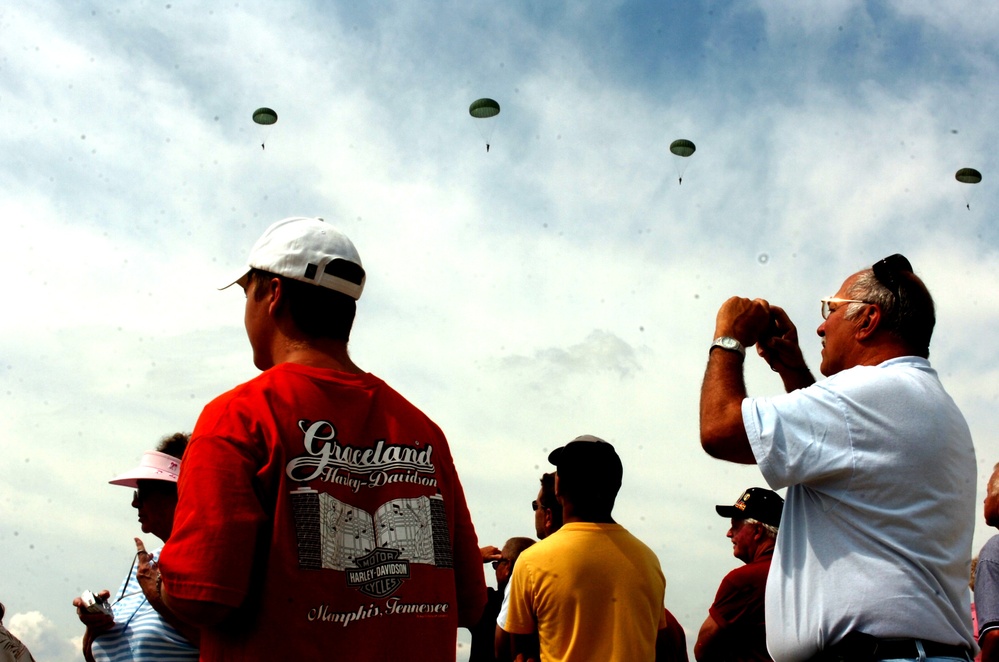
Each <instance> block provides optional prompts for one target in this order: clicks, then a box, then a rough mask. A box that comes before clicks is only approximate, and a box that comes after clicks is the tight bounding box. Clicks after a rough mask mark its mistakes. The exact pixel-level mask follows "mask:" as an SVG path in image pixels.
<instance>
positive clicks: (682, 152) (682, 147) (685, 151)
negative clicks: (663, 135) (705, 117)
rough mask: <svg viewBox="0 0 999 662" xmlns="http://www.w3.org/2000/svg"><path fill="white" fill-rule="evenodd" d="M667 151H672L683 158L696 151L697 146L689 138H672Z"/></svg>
mask: <svg viewBox="0 0 999 662" xmlns="http://www.w3.org/2000/svg"><path fill="white" fill-rule="evenodd" d="M669 151H671V152H673V153H674V154H676V155H677V156H682V157H684V158H687V157H688V156H690V155H691V154H693V153H694V152H695V151H697V146H696V145H694V143H692V142H690V141H689V140H684V139H682V138H681V139H680V140H674V141H673V142H671V143H670V144H669Z"/></svg>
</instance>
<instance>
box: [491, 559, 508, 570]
mask: <svg viewBox="0 0 999 662" xmlns="http://www.w3.org/2000/svg"><path fill="white" fill-rule="evenodd" d="M509 562H510V559H500V560H499V561H493V570H496V569H497V568H499V567H500V566H501V565H503V564H504V563H509Z"/></svg>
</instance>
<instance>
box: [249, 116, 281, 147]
mask: <svg viewBox="0 0 999 662" xmlns="http://www.w3.org/2000/svg"><path fill="white" fill-rule="evenodd" d="M253 121H254V122H256V123H257V124H260V125H263V126H270V125H271V124H274V123H275V122H277V113H275V112H274V111H273V110H271V109H270V108H257V109H256V110H255V111H253ZM264 142H265V141H264V140H263V139H261V141H260V149H264Z"/></svg>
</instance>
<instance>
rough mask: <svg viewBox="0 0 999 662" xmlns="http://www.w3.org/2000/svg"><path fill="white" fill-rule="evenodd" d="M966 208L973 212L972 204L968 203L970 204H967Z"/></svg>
mask: <svg viewBox="0 0 999 662" xmlns="http://www.w3.org/2000/svg"><path fill="white" fill-rule="evenodd" d="M964 206H965V207H967V208H968V211H971V203H968V204H966V205H964Z"/></svg>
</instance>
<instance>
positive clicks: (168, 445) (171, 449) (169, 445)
mask: <svg viewBox="0 0 999 662" xmlns="http://www.w3.org/2000/svg"><path fill="white" fill-rule="evenodd" d="M190 440H191V435H189V434H188V433H186V432H175V433H173V434H171V435H167V436H166V437H163V439H161V440H160V443H159V444H158V445H157V446H156V450H157V452H160V453H166V454H167V455H169V456H170V457H175V458H177V459H178V460H182V459H184V451H185V450H186V449H187V442H188V441H190Z"/></svg>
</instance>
